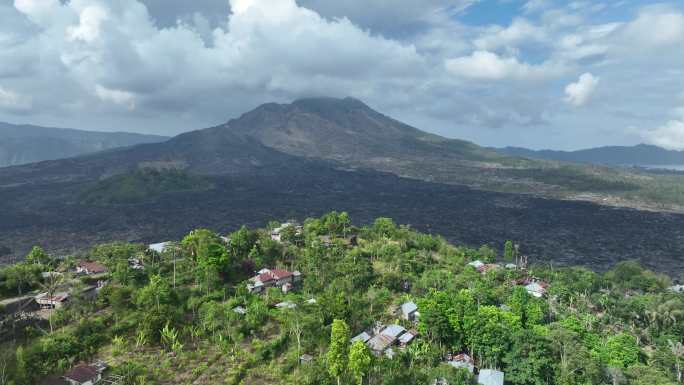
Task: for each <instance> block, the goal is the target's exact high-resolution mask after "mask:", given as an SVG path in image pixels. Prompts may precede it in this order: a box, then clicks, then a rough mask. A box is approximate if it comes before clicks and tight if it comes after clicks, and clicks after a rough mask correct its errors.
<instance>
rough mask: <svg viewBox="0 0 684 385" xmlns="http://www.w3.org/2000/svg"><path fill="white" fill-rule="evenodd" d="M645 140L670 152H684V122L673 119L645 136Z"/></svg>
mask: <svg viewBox="0 0 684 385" xmlns="http://www.w3.org/2000/svg"><path fill="white" fill-rule="evenodd" d="M644 137H645V139H646V140H647V141H648V142H649V143H651V144H655V145H656V146H660V147H664V148H667V149H670V150H684V120H677V119H673V120H670V121H669V122H667V123H665V124H664V125H662V126H660V127H658V128H656V129H655V130H652V131H647V132H646V133H645V134H644Z"/></svg>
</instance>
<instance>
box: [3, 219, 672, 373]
mask: <svg viewBox="0 0 684 385" xmlns="http://www.w3.org/2000/svg"><path fill="white" fill-rule="evenodd" d="M273 225H275V224H273ZM303 233H304V237H303V239H302V241H299V239H293V240H290V241H289V243H288V242H285V243H284V244H281V243H278V242H274V241H272V240H271V239H270V234H269V233H268V232H265V231H262V230H249V229H247V228H246V227H243V228H240V229H239V230H238V231H236V232H235V233H233V234H230V238H231V241H230V242H229V243H228V245H225V244H224V242H223V240H222V239H221V238H220V237H219V236H218V235H217V234H216V233H214V232H212V231H210V230H201V229H200V230H195V231H193V232H191V233H190V234H189V235H188V236H187V237H185V239H184V240H183V242H181V248H179V249H178V250H177V253H176V254H174V259H176V260H175V261H172V260H171V259H170V258H168V256H161V258H160V256H159V255H156V254H149V253H147V252H146V251H145V248H144V247H143V246H141V245H129V244H126V243H113V244H108V245H101V246H97V247H95V248H93V250H92V253H91V258H92V259H95V260H98V261H100V262H103V263H105V264H107V266H108V267H109V269H110V271H111V279H109V280H110V284H109V285H108V286H105V287H104V288H102V289H101V290H100V291H99V295H98V298H97V300H96V301H85V300H84V299H83V298H80V296H79V295H78V292H79V291H80V288H81V287H80V286H79V284H78V283H77V282H74V281H72V280H71V279H70V276H69V274H68V273H65V275H64V277H65V279H64V282H62V283H60V288H59V289H60V290H71V291H72V297H71V299H70V301H69V302H70V303H69V304H67V305H66V306H65V307H63V308H62V309H61V310H59V311H57V312H55V313H54V314H53V317H52V318H51V319H52V321H53V323H54V324H55V328H54V331H52V332H47V330H44V329H45V328H44V327H43V325H40V326H41V330H39V329H37V328H32V327H29V328H28V329H27V330H21V331H20V332H18V333H16V338H17V341H18V342H19V344H18V345H17V346H20V348H19V349H17V346H13V347H11V349H10V352H11V353H12V355H13V357H11V359H10V360H9V362H10V364H9V367H10V376H9V377H10V378H11V380H12V381H14V384H15V385H18V384H22V383H26V384H29V383H35V382H36V381H38V380H39V379H40V378H41V377H43V376H45V375H47V374H50V373H55V374H60V373H63V372H64V371H65V370H67V369H68V367H70V366H71V365H72V364H73V363H75V362H79V361H89V360H91V359H92V357H96V356H97V357H102V356H103V355H105V357H106V355H107V354H109V353H110V352H111V354H113V355H115V356H116V360H115V362H114V365H113V366H114V368H113V372H114V373H120V374H122V375H123V376H124V377H125V378H126V380H125V381H124V382H125V383H130V384H142V383H150V384H151V383H167V382H173V379H174V378H178V379H180V378H183V379H184V380H183V381H185V379H188V380H189V381H196V382H198V381H199V382H203V383H222V382H225V383H233V384H239V383H240V382H241V381H242V382H243V383H252V382H254V383H261V382H265V381H268V382H272V383H299V384H333V383H339V384H340V385H341V384H343V383H344V384H352V383H354V384H362V385H363V384H368V385H379V384H383V385H385V384H402V385H403V384H411V385H412V384H433V383H435V381H446V382H448V383H449V384H473V381H474V378H473V376H472V375H470V373H468V372H467V371H463V370H457V369H455V368H453V367H451V366H450V365H447V364H444V357H445V355H446V354H448V353H453V354H457V353H467V354H469V355H470V356H472V357H473V358H474V360H475V363H476V365H477V367H478V368H486V367H497V368H499V369H501V370H502V371H504V372H505V373H506V383H507V384H512V385H527V384H530V385H541V384H554V385H574V384H577V385H594V384H595V385H605V384H607V383H610V382H611V381H616V382H619V383H620V384H621V385H631V384H647V383H653V384H657V385H660V384H663V385H670V384H673V383H677V376H678V374H680V373H681V371H682V362H683V361H684V349H682V348H681V343H682V341H681V336H682V335H684V310H682V309H684V297H682V296H681V295H678V294H675V293H670V292H668V291H666V290H664V287H665V284H666V283H667V280H666V279H664V277H662V276H659V275H657V274H654V273H652V272H649V271H647V270H644V269H643V268H641V267H640V266H638V265H636V264H634V263H631V262H628V263H623V264H620V265H617V266H616V267H615V268H614V269H612V270H611V271H609V272H608V273H606V274H600V273H595V272H592V271H589V270H587V269H585V268H572V267H570V268H553V269H552V268H547V267H544V266H532V267H531V268H530V269H528V270H522V269H517V270H506V269H499V270H498V271H492V272H490V273H487V274H480V273H478V272H477V271H475V270H474V269H472V268H470V267H467V265H466V264H467V262H468V261H471V260H475V259H481V260H484V261H488V262H489V261H496V260H497V253H496V252H495V251H494V249H492V248H491V247H488V246H485V247H482V248H480V249H472V248H467V247H458V246H452V245H449V244H448V243H446V242H445V241H444V240H443V239H441V238H439V237H434V236H430V235H426V234H419V233H417V232H415V231H413V230H411V229H410V228H409V227H407V226H397V225H396V224H394V222H393V221H392V220H391V219H388V218H380V219H379V220H377V221H376V222H375V223H373V224H372V225H370V226H367V227H364V228H362V229H360V230H359V229H357V228H355V227H353V226H352V225H351V223H350V221H349V220H348V216H346V214H345V213H329V214H326V215H324V216H323V217H321V218H317V219H307V220H306V221H305V222H304V231H303ZM345 234H347V235H348V234H358V244H356V245H349V244H345V243H344V242H333V244H332V245H325V244H323V243H322V242H320V239H319V238H318V236H319V235H331V236H332V237H333V239H338V240H339V239H340V237H342V236H344V235H345ZM511 253H513V254H512V255H513V258H514V259H515V246H514V245H513V244H512V243H511V242H506V243H505V244H504V251H503V254H504V258H507V259H510V257H511ZM130 257H136V258H143V259H144V260H145V269H142V270H137V271H132V270H131V269H129V268H128V258H130ZM174 262H175V263H174ZM17 266H18V267H17ZM40 267H41V264H30V263H22V264H18V265H14V266H12V267H8V268H5V269H3V270H2V271H1V272H0V275H2V278H3V281H2V285H3V289H6V285H7V281H6V280H5V278H6V276H7V274H6V272H7V271H13V270H17V271H20V272H29V273H28V274H27V276H30V277H31V276H32V277H34V278H33V279H31V278H29V279H27V280H25V281H26V282H29V283H26V284H23V286H22V288H23V290H28V289H29V288H32V287H37V285H38V284H39V283H40V279H39V273H40V270H41V269H40ZM262 267H269V268H273V267H280V268H286V269H288V270H295V269H296V270H299V271H301V272H302V273H303V282H301V284H298V285H296V286H295V289H294V290H293V291H291V292H289V293H287V294H285V293H283V292H282V291H281V290H280V289H279V288H277V287H276V288H270V289H268V290H267V291H266V292H265V293H263V294H250V293H248V292H247V289H246V287H245V283H246V282H245V280H246V279H247V278H248V277H249V276H250V275H251V274H252V273H253V272H254V271H255V270H259V269H260V268H262ZM8 269H9V270H8ZM22 269H23V270H22ZM34 270H35V272H34ZM18 275H19V276H20V277H21V274H18ZM531 277H535V278H538V279H541V280H543V281H545V282H547V283H548V284H549V285H550V295H549V296H548V297H545V298H543V299H539V298H534V297H533V296H530V295H529V294H528V293H527V292H526V290H525V289H524V288H523V287H522V286H520V285H519V282H520V281H521V280H523V279H526V278H531ZM20 281H21V280H20V279H16V278H15V279H14V281H12V280H10V283H11V284H12V285H16V284H17V283H18V282H20ZM31 282H34V283H31ZM172 282H174V283H172ZM47 284H48V282H46V281H45V282H42V285H43V287H46V286H45V285H47ZM44 290H45V289H44ZM12 291H14V292H15V293H16V287H15V286H12ZM311 299H314V301H310V300H311ZM408 300H412V301H414V302H415V303H417V305H418V309H419V313H420V316H419V317H418V321H417V325H415V324H413V323H412V322H411V321H407V320H403V319H400V312H399V309H398V306H399V305H400V304H401V303H404V302H406V301H408ZM281 301H292V302H294V303H296V304H297V307H296V308H293V309H281V308H275V307H274V305H275V304H276V303H278V302H281ZM236 306H240V307H242V308H244V309H245V313H244V314H242V312H240V313H238V312H235V311H234V309H235V308H236ZM376 323H382V324H383V325H390V324H401V325H402V326H404V327H405V328H406V329H412V328H414V327H415V328H417V329H418V332H419V333H418V337H416V339H414V340H413V342H411V343H410V344H409V345H408V346H407V347H404V348H399V347H398V346H396V345H395V346H393V352H394V357H393V358H392V359H389V358H387V357H386V356H385V355H378V356H374V355H372V354H370V352H369V350H368V347H367V346H366V345H364V344H363V343H355V344H352V345H351V346H350V338H349V337H350V335H351V334H353V335H356V334H358V333H360V332H361V331H366V332H371V331H372V330H374V328H375V326H376ZM5 325H6V324H5ZM3 332H5V330H3ZM22 332H23V333H22ZM43 332H45V333H43ZM108 345H111V347H112V348H111V349H101V348H102V347H105V346H108ZM159 349H163V350H164V351H168V352H173V353H172V354H171V353H170V354H161V355H159V354H158V352H157V350H159ZM304 353H306V354H310V355H312V356H314V357H315V358H314V360H313V361H312V362H309V363H301V364H300V363H299V357H300V355H301V354H304ZM0 360H2V357H1V356H0ZM117 362H126V364H125V365H117V364H116V363H117ZM646 363H647V364H646ZM0 365H2V362H0Z"/></svg>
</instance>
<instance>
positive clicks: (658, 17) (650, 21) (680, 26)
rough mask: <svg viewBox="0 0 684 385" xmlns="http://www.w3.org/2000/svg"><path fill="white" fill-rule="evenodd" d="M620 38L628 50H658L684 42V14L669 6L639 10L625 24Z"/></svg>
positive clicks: (656, 6) (655, 6)
mask: <svg viewBox="0 0 684 385" xmlns="http://www.w3.org/2000/svg"><path fill="white" fill-rule="evenodd" d="M620 38H621V39H622V41H623V43H624V44H625V45H626V47H628V48H632V49H634V48H635V47H636V46H639V47H645V48H659V47H663V46H668V45H675V44H682V43H683V42H684V14H682V12H681V10H679V9H675V8H672V7H669V6H663V5H654V6H649V7H645V8H643V9H641V10H640V12H639V14H638V16H637V18H636V19H635V20H633V21H631V22H629V23H626V24H625V25H624V26H623V28H622V30H621V31H620Z"/></svg>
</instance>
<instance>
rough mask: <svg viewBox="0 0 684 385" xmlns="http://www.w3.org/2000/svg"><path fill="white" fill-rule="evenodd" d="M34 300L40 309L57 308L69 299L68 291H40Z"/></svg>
mask: <svg viewBox="0 0 684 385" xmlns="http://www.w3.org/2000/svg"><path fill="white" fill-rule="evenodd" d="M35 300H36V303H38V305H40V307H41V309H59V308H61V307H62V306H64V304H65V303H66V302H67V301H68V300H69V293H65V292H64V293H54V294H52V295H50V294H49V293H40V294H38V295H37V296H36V297H35Z"/></svg>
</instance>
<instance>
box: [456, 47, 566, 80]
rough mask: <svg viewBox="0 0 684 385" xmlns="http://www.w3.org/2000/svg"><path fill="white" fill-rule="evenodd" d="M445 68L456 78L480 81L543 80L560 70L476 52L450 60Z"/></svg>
mask: <svg viewBox="0 0 684 385" xmlns="http://www.w3.org/2000/svg"><path fill="white" fill-rule="evenodd" d="M445 66H446V69H447V70H448V71H449V72H451V73H452V74H453V75H455V76H458V77H463V78H469V79H479V80H502V79H507V78H511V79H541V78H544V77H546V76H550V75H552V74H554V73H556V72H557V71H558V70H559V69H557V68H554V67H553V66H551V65H539V66H534V65H530V64H527V63H523V62H520V61H518V59H516V58H514V57H501V56H499V55H497V54H495V53H493V52H489V51H475V52H473V53H472V54H471V55H469V56H463V57H458V58H454V59H448V60H447V61H446V63H445Z"/></svg>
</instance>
